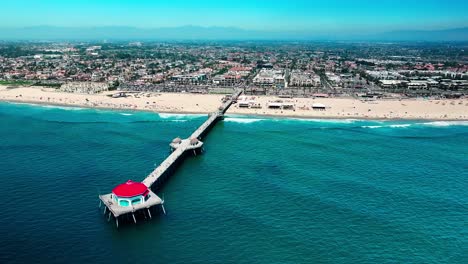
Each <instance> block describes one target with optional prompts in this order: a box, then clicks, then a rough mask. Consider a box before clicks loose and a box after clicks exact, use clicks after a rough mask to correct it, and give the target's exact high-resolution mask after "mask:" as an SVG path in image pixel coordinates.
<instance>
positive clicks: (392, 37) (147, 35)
mask: <svg viewBox="0 0 468 264" xmlns="http://www.w3.org/2000/svg"><path fill="white" fill-rule="evenodd" d="M0 40H80V41H91V40H352V41H468V28H459V29H448V30H431V31H421V30H419V31H393V32H386V33H381V34H368V35H364V34H344V33H333V32H328V33H324V32H319V31H315V32H314V31H294V30H292V31H266V30H245V29H240V28H235V27H199V26H183V27H173V28H152V29H144V28H135V27H124V26H115V27H52V26H37V27H24V28H0Z"/></svg>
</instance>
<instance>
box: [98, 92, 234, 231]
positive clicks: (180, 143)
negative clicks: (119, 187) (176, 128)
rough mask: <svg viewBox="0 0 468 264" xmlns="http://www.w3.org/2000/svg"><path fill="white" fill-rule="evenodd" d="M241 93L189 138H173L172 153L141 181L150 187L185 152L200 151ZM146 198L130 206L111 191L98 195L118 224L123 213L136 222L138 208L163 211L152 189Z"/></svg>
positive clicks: (159, 200) (162, 202) (223, 105)
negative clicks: (152, 208)
mask: <svg viewBox="0 0 468 264" xmlns="http://www.w3.org/2000/svg"><path fill="white" fill-rule="evenodd" d="M241 94H242V91H241V90H239V91H236V92H235V93H234V94H233V95H232V96H231V98H229V99H228V100H226V101H225V102H224V103H223V104H222V105H221V106H220V107H219V108H218V109H217V111H215V112H212V113H210V114H209V115H208V119H207V120H206V121H205V122H204V123H203V124H202V125H200V126H199V127H198V128H197V129H196V130H195V131H194V132H193V133H192V134H191V135H190V137H189V138H186V139H178V138H177V139H174V141H172V143H171V144H170V147H171V150H172V153H171V154H170V155H169V156H168V157H167V158H166V159H165V160H164V161H163V162H162V163H161V164H160V165H159V166H158V167H157V168H156V169H155V170H153V171H152V172H151V173H150V174H149V175H148V176H147V177H146V178H145V179H144V180H143V181H142V183H143V184H144V185H146V186H147V187H148V188H151V187H152V186H153V185H155V184H159V182H160V181H161V180H162V179H164V178H165V176H167V174H168V173H169V172H170V171H171V170H172V169H173V168H174V167H175V165H176V164H177V163H179V162H180V161H181V160H182V159H183V157H184V156H185V154H186V153H188V152H189V151H193V153H194V154H195V155H196V154H197V151H198V152H201V151H202V147H203V142H202V141H200V140H201V139H202V138H203V137H204V136H205V135H206V134H207V133H208V132H209V130H210V129H211V128H212V127H213V126H214V125H215V124H216V123H217V122H218V121H219V120H221V119H222V118H223V116H224V114H225V113H226V111H227V110H228V109H229V107H230V106H231V105H232V104H233V102H234V101H236V100H237V98H238V97H239V96H240V95H241ZM148 197H149V198H148V199H147V200H146V201H145V202H143V203H140V204H137V205H131V206H120V205H118V204H117V202H116V201H115V199H113V198H115V197H114V195H113V194H112V193H109V194H105V195H99V199H100V200H101V202H102V203H104V205H105V209H104V214H105V213H106V210H107V209H108V210H109V217H108V220H110V217H111V214H112V215H113V216H114V217H115V219H116V224H117V226H118V217H119V216H120V215H124V214H130V213H131V214H133V220H134V221H135V222H136V218H135V215H134V213H135V212H136V211H139V210H144V209H147V210H148V214H149V216H150V218H151V213H150V211H149V209H150V207H153V206H155V205H161V206H162V209H163V211H164V207H163V204H164V200H162V199H161V198H159V197H158V196H157V195H156V194H155V193H153V192H152V191H150V192H149V195H148Z"/></svg>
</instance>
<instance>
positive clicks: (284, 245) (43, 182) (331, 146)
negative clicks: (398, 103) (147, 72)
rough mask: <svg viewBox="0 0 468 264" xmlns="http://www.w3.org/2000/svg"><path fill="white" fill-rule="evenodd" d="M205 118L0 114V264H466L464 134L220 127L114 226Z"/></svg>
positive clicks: (316, 125)
mask: <svg viewBox="0 0 468 264" xmlns="http://www.w3.org/2000/svg"><path fill="white" fill-rule="evenodd" d="M205 118H206V116H205V115H176V114H156V113H146V112H126V111H107V110H94V109H82V108H71V107H56V106H38V105H29V104H12V103H0V139H1V140H0V153H1V158H0V171H1V173H0V177H1V184H0V192H1V194H2V196H1V197H2V205H3V206H2V207H1V210H2V212H1V217H0V238H1V239H0V263H28V262H30V263H85V262H88V263H114V264H115V263H136V262H149V263H468V196H467V190H468V122H464V121H458V122H455V121H454V122H449V121H370V120H314V119H309V120H305V119H278V118H266V117H255V116H233V115H228V116H227V117H226V118H225V120H224V121H222V122H220V123H218V124H217V125H216V126H215V127H214V128H213V130H212V131H211V133H210V134H209V135H208V136H207V137H206V138H205V139H204V142H205V153H204V154H203V155H199V156H196V157H189V158H187V160H186V161H185V162H184V163H183V164H182V165H181V166H180V167H179V168H178V170H177V171H176V173H175V174H173V175H172V176H171V177H170V178H169V179H168V181H167V182H166V183H165V184H164V185H163V186H162V188H161V189H159V190H158V191H157V193H158V195H160V196H164V198H165V208H166V211H167V215H164V214H162V213H161V214H160V215H157V216H156V217H154V216H153V220H151V221H139V222H138V223H137V224H126V225H123V226H120V227H119V228H118V229H117V228H116V226H115V224H114V223H113V222H112V221H111V222H107V218H106V217H105V216H103V211H102V208H101V209H99V208H98V204H99V200H98V194H104V193H109V192H110V191H111V190H112V188H113V187H114V186H115V185H117V184H120V183H122V182H124V181H126V180H128V179H132V180H143V179H144V177H145V176H146V175H147V174H148V173H149V172H151V171H152V170H153V169H154V168H155V167H156V166H157V165H158V164H159V162H161V161H162V160H163V159H164V158H165V157H166V156H167V155H168V154H169V146H168V143H169V142H170V141H171V140H172V139H173V138H174V137H177V136H180V137H187V136H188V135H190V133H191V132H192V130H194V129H195V128H196V127H197V126H198V125H200V124H201V123H202V122H203V121H204V120H205Z"/></svg>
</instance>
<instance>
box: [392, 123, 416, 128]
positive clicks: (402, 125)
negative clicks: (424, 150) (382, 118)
mask: <svg viewBox="0 0 468 264" xmlns="http://www.w3.org/2000/svg"><path fill="white" fill-rule="evenodd" d="M410 126H411V124H398V125H389V127H393V128H397V127H410Z"/></svg>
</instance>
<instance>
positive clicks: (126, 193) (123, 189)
mask: <svg viewBox="0 0 468 264" xmlns="http://www.w3.org/2000/svg"><path fill="white" fill-rule="evenodd" d="M112 192H113V193H114V194H115V195H117V196H119V197H125V198H129V197H134V196H138V195H143V196H144V195H146V194H147V193H148V192H149V190H148V187H146V185H144V184H143V183H141V182H134V181H132V180H128V181H127V182H126V183H122V184H119V185H117V186H116V187H115V188H114V190H112Z"/></svg>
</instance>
